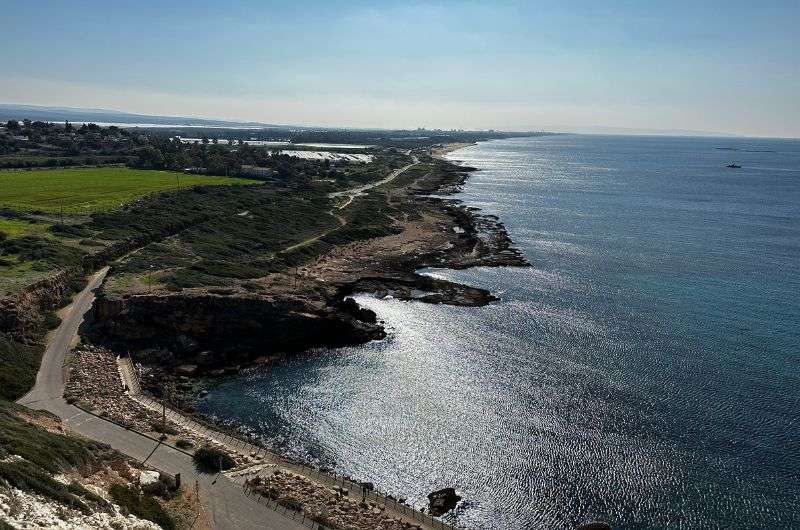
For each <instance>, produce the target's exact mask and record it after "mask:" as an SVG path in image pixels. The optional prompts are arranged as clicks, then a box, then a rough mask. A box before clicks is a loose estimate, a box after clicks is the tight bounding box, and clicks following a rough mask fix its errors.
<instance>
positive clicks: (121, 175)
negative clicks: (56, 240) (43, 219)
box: [0, 167, 258, 213]
mask: <svg viewBox="0 0 800 530" xmlns="http://www.w3.org/2000/svg"><path fill="white" fill-rule="evenodd" d="M257 183H258V182H257V181H253V180H248V179H241V178H228V177H213V176H207V175H185V174H181V173H175V172H172V171H151V170H141V169H128V168H124V167H110V168H109V167H106V168H79V169H42V170H31V171H0V207H8V208H12V209H14V210H19V211H43V212H60V211H62V208H63V211H64V212H65V213H92V212H96V211H101V210H109V209H113V208H116V207H118V206H120V205H121V204H123V203H126V202H128V201H130V200H131V199H134V198H136V197H140V196H142V195H148V194H151V193H155V192H159V191H164V190H169V189H174V188H185V187H190V186H196V185H198V184H224V185H230V184H257Z"/></svg>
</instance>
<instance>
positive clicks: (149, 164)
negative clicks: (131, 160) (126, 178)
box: [136, 145, 164, 169]
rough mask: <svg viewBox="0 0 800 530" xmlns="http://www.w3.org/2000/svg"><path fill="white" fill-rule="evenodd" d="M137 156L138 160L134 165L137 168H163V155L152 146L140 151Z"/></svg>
mask: <svg viewBox="0 0 800 530" xmlns="http://www.w3.org/2000/svg"><path fill="white" fill-rule="evenodd" d="M138 155H139V159H138V161H137V164H136V165H137V166H139V167H142V168H149V169H160V168H162V167H164V155H162V154H161V151H159V150H158V149H156V148H155V147H153V146H152V145H148V146H145V147H143V148H142V149H140V150H139V152H138Z"/></svg>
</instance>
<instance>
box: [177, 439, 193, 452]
mask: <svg viewBox="0 0 800 530" xmlns="http://www.w3.org/2000/svg"><path fill="white" fill-rule="evenodd" d="M175 445H176V446H178V448H179V449H183V450H187V449H191V448H192V447H194V444H193V443H192V442H190V441H189V440H184V439H183V438H180V439H179V440H178V441H177V442H175Z"/></svg>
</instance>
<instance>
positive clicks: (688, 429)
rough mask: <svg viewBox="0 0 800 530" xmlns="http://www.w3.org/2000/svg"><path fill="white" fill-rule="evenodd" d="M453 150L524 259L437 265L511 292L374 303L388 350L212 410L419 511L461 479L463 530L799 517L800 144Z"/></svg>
mask: <svg viewBox="0 0 800 530" xmlns="http://www.w3.org/2000/svg"><path fill="white" fill-rule="evenodd" d="M448 156H449V157H450V159H452V160H454V161H459V162H460V163H463V164H465V165H469V166H473V167H476V168H478V169H479V170H480V171H477V172H475V173H472V174H471V176H470V178H469V180H468V181H467V183H466V184H465V186H464V188H463V191H462V192H461V193H458V194H457V195H455V196H454V198H457V199H460V200H462V201H464V202H465V203H466V204H467V205H470V206H474V207H477V208H480V209H481V210H482V211H483V212H484V213H487V214H494V215H497V216H498V217H499V218H500V220H501V221H502V222H503V223H504V224H505V225H506V227H507V229H508V231H509V234H510V236H511V238H512V239H513V240H514V242H515V244H516V246H517V247H518V248H519V249H520V250H521V251H522V252H523V253H524V255H525V256H526V257H527V259H528V260H529V261H530V263H531V267H527V268H514V267H499V268H474V269H469V270H462V271H453V270H442V269H435V270H433V269H432V270H426V271H423V272H424V273H425V274H430V275H432V276H436V277H440V278H446V279H450V280H454V281H458V282H463V283H466V284H469V285H475V286H480V287H484V288H486V289H489V290H491V291H492V292H493V293H495V294H496V295H498V296H499V297H500V301H499V302H497V303H494V304H491V305H488V306H486V307H480V308H462V307H450V306H445V305H428V304H423V303H417V302H404V301H399V300H394V299H376V298H373V297H371V296H359V297H358V301H359V303H361V304H362V305H364V306H366V307H369V308H370V309H372V310H374V311H375V312H376V313H377V314H378V317H379V318H380V319H382V320H383V321H385V323H386V327H387V330H388V332H389V334H388V337H387V338H386V339H385V340H382V341H377V342H371V343H369V344H365V345H362V346H356V347H347V348H339V349H322V350H316V351H313V352H309V353H308V354H304V355H301V356H297V357H294V358H292V359H290V360H288V361H286V362H284V363H281V364H278V365H275V366H273V367H271V368H269V369H267V370H264V371H253V372H249V373H245V374H243V375H241V376H237V377H234V378H231V379H226V380H224V381H223V382H221V383H219V384H217V385H215V386H213V387H212V388H211V389H210V393H209V395H208V396H207V397H206V398H204V399H203V400H202V402H201V403H200V406H199V408H200V411H201V412H204V413H206V414H209V415H212V416H216V417H218V418H220V419H228V420H233V421H235V422H237V423H238V424H240V425H242V426H243V428H245V429H247V430H249V431H250V432H251V433H252V434H254V435H257V436H259V437H261V438H262V439H263V440H264V441H265V443H268V444H270V445H271V446H273V447H275V448H277V449H280V450H282V451H285V452H287V453H290V454H293V455H295V456H297V457H301V458H305V459H307V460H309V461H312V462H315V463H317V464H320V465H326V466H329V467H332V468H335V469H336V470H337V472H339V473H344V474H347V475H350V476H352V477H354V478H357V479H359V480H365V481H370V482H373V483H374V484H375V487H376V488H377V489H379V490H382V491H385V492H388V493H391V494H393V495H396V496H401V497H407V498H408V500H409V502H410V503H413V504H415V505H418V506H424V505H425V504H426V502H427V500H426V496H427V494H428V493H429V492H431V491H433V490H436V489H439V488H443V487H450V486H451V487H454V488H456V490H457V491H458V492H459V494H460V495H461V496H462V497H463V500H462V502H461V503H460V505H459V506H458V508H457V509H456V510H455V512H453V513H450V514H448V515H447V516H445V520H446V521H448V522H451V523H455V524H457V525H458V526H459V527H463V528H476V529H540V528H541V529H556V530H560V529H565V530H566V529H571V528H574V527H575V525H577V524H579V523H583V522H587V521H592V520H602V521H607V522H609V523H610V524H611V525H612V526H613V528H615V529H644V528H648V529H649V528H657V529H672V528H676V529H711V528H736V529H755V528H768V529H783V528H786V529H789V528H800V141H798V140H781V139H753V138H695V137H656V136H650V137H643V136H640V137H634V136H600V135H553V136H540V137H533V138H515V139H506V140H495V141H488V142H481V143H479V144H477V145H474V146H471V147H467V148H465V149H461V150H459V151H455V152H453V153H451V154H450V155H448ZM731 163H736V164H738V165H741V168H727V167H726V165H728V164H731Z"/></svg>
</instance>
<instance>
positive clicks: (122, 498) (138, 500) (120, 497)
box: [108, 484, 175, 530]
mask: <svg viewBox="0 0 800 530" xmlns="http://www.w3.org/2000/svg"><path fill="white" fill-rule="evenodd" d="M108 493H109V494H110V495H111V498H112V499H114V502H115V503H117V504H119V505H120V507H121V508H122V509H124V510H125V511H126V512H128V513H131V514H133V515H135V516H137V517H141V518H142V519H147V520H148V521H152V522H154V523H156V524H157V525H159V526H160V527H161V528H163V529H164V530H173V529H174V528H175V522H174V521H173V520H172V518H171V517H170V516H169V514H167V512H166V511H164V508H162V507H161V505H160V504H159V503H158V501H157V500H155V499H154V498H153V497H152V496H151V495H140V494H139V493H137V492H136V490H134V489H133V488H132V487H130V486H123V485H121V484H114V485H113V486H111V487H110V488H109V490H108Z"/></svg>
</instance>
